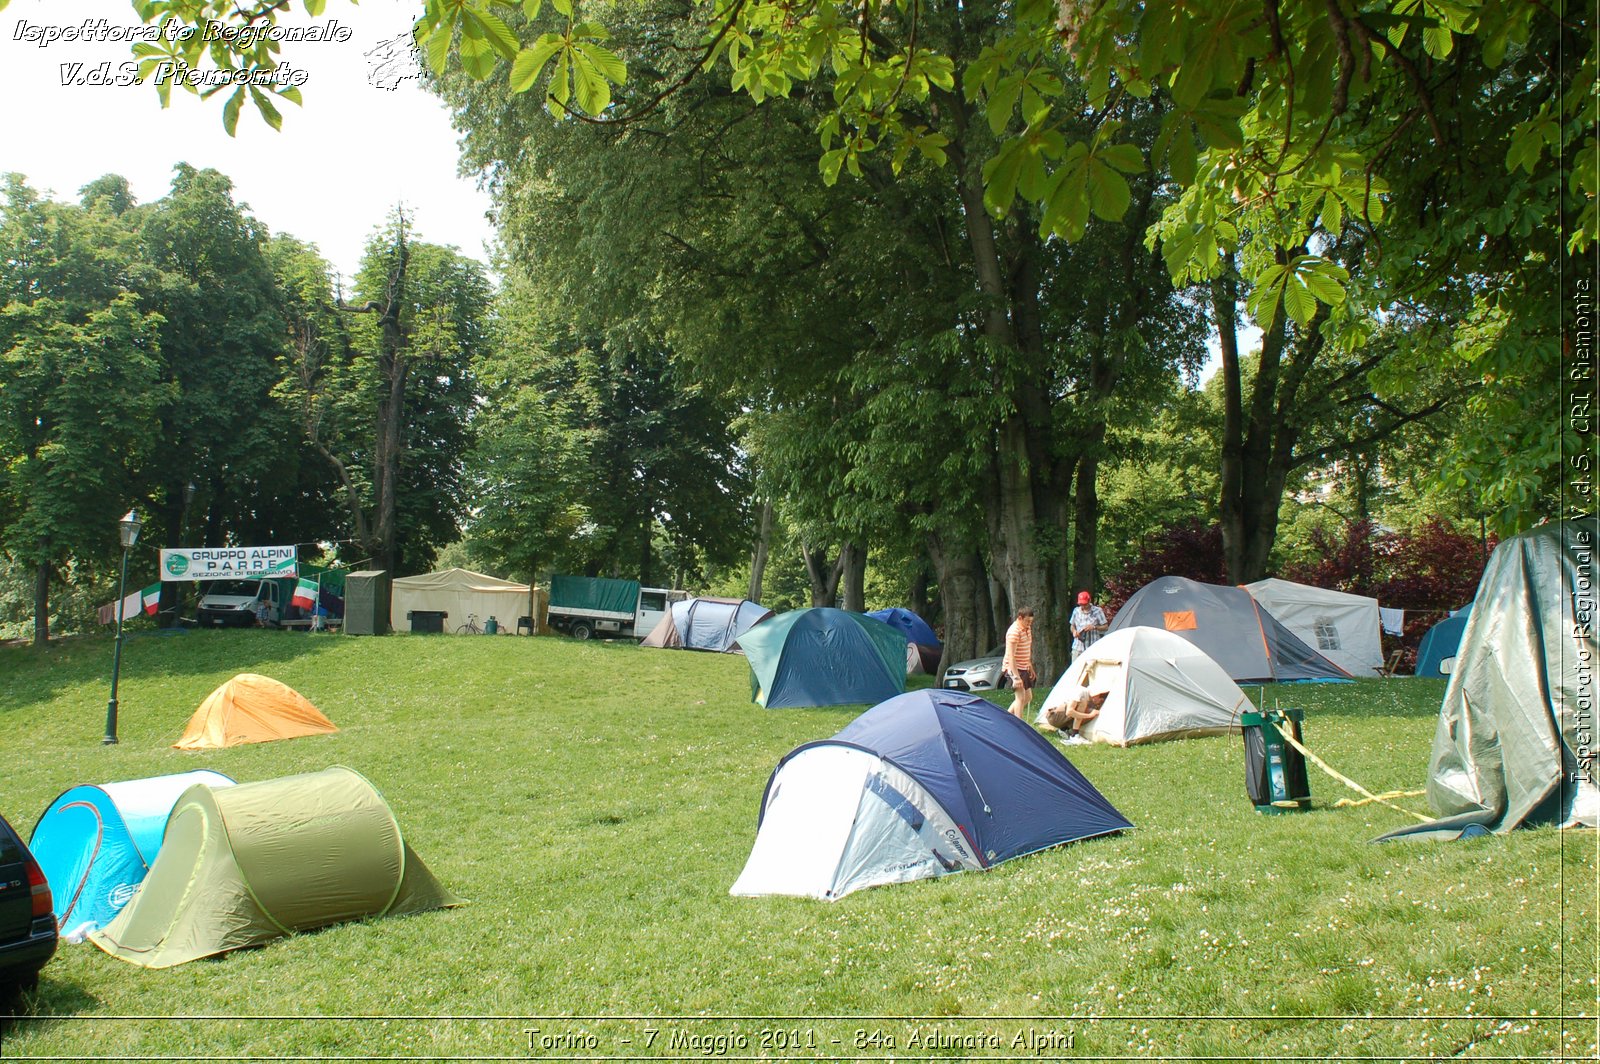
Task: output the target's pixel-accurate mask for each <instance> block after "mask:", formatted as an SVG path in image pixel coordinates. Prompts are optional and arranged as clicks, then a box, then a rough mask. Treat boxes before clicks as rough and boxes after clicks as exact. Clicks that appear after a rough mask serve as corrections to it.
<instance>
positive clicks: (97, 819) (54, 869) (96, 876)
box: [28, 769, 233, 935]
mask: <svg viewBox="0 0 1600 1064" xmlns="http://www.w3.org/2000/svg"><path fill="white" fill-rule="evenodd" d="M197 783H204V784H206V785H207V786H210V787H231V786H233V780H231V779H229V778H228V777H227V776H224V775H223V774H222V773H220V772H212V771H210V770H209V769H199V770H197V771H195V772H179V773H177V774H175V775H171V776H152V777H150V778H148V779H140V780H125V781H123V782H121V783H101V784H84V785H82V786H78V787H73V788H72V789H70V790H68V791H66V792H65V793H63V794H62V795H61V796H60V797H59V798H57V799H56V800H55V801H53V802H51V803H50V805H49V807H48V808H46V809H45V811H44V815H43V816H41V817H40V818H39V823H38V824H36V825H35V826H34V829H33V835H32V837H31V838H30V839H29V840H28V849H30V850H32V851H33V856H34V857H35V859H37V860H38V862H39V867H40V868H41V869H42V870H43V871H44V877H45V880H46V881H47V882H48V883H49V884H50V896H51V898H53V899H54V901H55V910H56V924H57V926H59V927H60V928H61V930H62V931H63V933H66V934H69V935H73V934H74V933H75V932H77V931H79V930H80V929H88V930H92V929H93V928H97V927H105V926H106V925H107V924H109V923H110V922H111V920H112V918H113V917H114V916H116V915H117V913H119V912H121V911H122V907H123V906H124V905H126V904H128V901H129V899H130V898H132V897H133V895H134V892H135V891H136V890H137V889H138V888H139V884H140V883H142V882H143V881H144V877H145V874H146V873H147V872H149V871H150V866H151V865H152V864H154V863H155V859H156V854H158V853H160V852H161V839H162V836H163V835H165V834H166V830H167V818H168V817H169V816H171V815H172V807H173V805H174V804H176V803H177V801H178V798H179V797H180V796H181V795H182V794H183V792H184V791H186V790H188V789H189V788H190V787H192V786H194V785H195V784H197Z"/></svg>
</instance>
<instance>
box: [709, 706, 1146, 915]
mask: <svg viewBox="0 0 1600 1064" xmlns="http://www.w3.org/2000/svg"><path fill="white" fill-rule="evenodd" d="M1132 826H1133V825H1132V824H1131V823H1129V821H1128V819H1127V818H1126V817H1124V816H1123V815H1122V814H1121V813H1119V812H1117V810H1116V809H1115V808H1113V807H1112V805H1111V803H1110V802H1108V801H1106V799H1105V797H1104V796H1103V795H1101V794H1100V792H1099V791H1098V790H1096V789H1095V787H1094V785H1093V784H1091V783H1090V782H1089V781H1088V780H1086V779H1085V778H1084V777H1083V774H1082V773H1080V772H1079V771H1078V770H1077V769H1076V768H1075V767H1073V765H1072V763H1071V762H1070V761H1068V760H1067V759H1066V758H1065V757H1064V756H1062V754H1061V751H1060V750H1059V749H1057V748H1056V746H1055V745H1054V744H1052V743H1050V742H1049V741H1048V740H1047V739H1045V738H1044V737H1043V736H1041V735H1040V734H1039V733H1038V732H1036V731H1034V729H1033V728H1031V727H1030V726H1029V725H1027V724H1026V723H1024V722H1023V721H1022V720H1021V719H1019V718H1017V717H1013V716H1012V715H1011V714H1009V713H1007V712H1005V711H1004V710H1002V709H1000V708H999V707H998V706H996V705H994V703H992V702H989V701H986V700H985V699H982V698H979V697H977V696H976V695H971V694H966V693H964V692H959V691H944V690H937V689H935V690H924V691H913V692H911V693H909V694H904V695H900V696H899V697H896V698H891V699H889V700H888V701H887V702H884V703H882V704H880V705H878V706H875V707H873V708H872V709H870V710H868V711H867V712H866V713H863V714H862V715H861V716H860V717H857V718H856V719H855V720H854V721H853V722H851V724H850V725H849V726H847V727H846V728H845V729H844V730H843V731H841V732H839V734H837V735H835V736H834V737H833V738H831V739H825V740H822V741H820V742H814V743H807V744H806V745H804V746H801V747H799V748H798V749H796V750H795V751H793V752H792V753H790V754H789V755H788V756H787V757H785V758H784V759H783V760H782V761H780V762H779V763H778V767H777V769H776V770H775V771H774V772H773V774H772V778H771V779H770V780H769V781H768V782H767V790H766V794H765V795H764V796H763V798H762V802H761V823H760V830H759V832H758V834H757V836H756V843H755V846H754V848H753V849H752V850H751V853H750V860H749V862H748V863H747V864H746V865H745V870H744V872H743V873H742V874H741V875H740V877H739V881H738V882H737V883H735V884H734V887H733V893H735V894H750V895H759V894H799V895H803V896H808V897H817V898H828V899H832V898H838V897H842V896H843V895H845V894H848V893H849V892H851V891H853V890H859V889H861V888H862V887H870V886H877V885H879V884H882V883H897V882H905V881H908V880H912V879H922V878H926V877H928V876H937V875H943V874H945V873H947V872H958V871H962V870H965V869H978V868H988V867H991V866H992V865H995V864H998V863H1000V862H1001V861H1006V860H1009V859H1011V858H1013V857H1019V856H1021V855H1023V854H1026V853H1032V852H1034V851H1035V850H1042V849H1046V848H1048V847H1051V846H1057V845H1060V844H1061V843H1065V842H1075V841H1077V840H1080V839H1087V838H1093V837H1094V836H1096V835H1106V834H1110V833H1112V832H1118V831H1124V830H1127V829H1128V828H1131V827H1132Z"/></svg>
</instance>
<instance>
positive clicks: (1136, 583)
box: [1106, 519, 1228, 613]
mask: <svg viewBox="0 0 1600 1064" xmlns="http://www.w3.org/2000/svg"><path fill="white" fill-rule="evenodd" d="M1162 576H1186V577H1188V578H1189V579H1190V580H1199V581H1200V582H1202V583H1206V584H1226V583H1228V567H1227V565H1226V564H1224V561H1223V553H1222V528H1221V527H1220V526H1218V525H1207V524H1204V523H1203V522H1201V521H1199V520H1198V519H1191V520H1189V521H1188V522H1186V523H1184V524H1181V525H1173V526H1172V527H1171V528H1164V529H1161V530H1160V531H1158V532H1155V533H1153V534H1152V535H1151V536H1150V537H1149V538H1148V539H1146V540H1145V543H1144V549H1143V550H1141V551H1140V552H1139V553H1138V555H1136V556H1135V557H1134V558H1133V559H1132V560H1131V561H1130V562H1128V564H1127V565H1125V566H1123V567H1122V568H1121V569H1120V570H1119V571H1118V572H1116V573H1115V574H1113V575H1111V576H1108V577H1107V578H1106V605H1107V606H1109V607H1110V610H1108V611H1107V612H1108V613H1110V612H1113V611H1115V610H1118V609H1121V608H1122V604H1123V603H1124V602H1127V601H1128V599H1130V598H1132V597H1133V593H1134V592H1135V591H1137V590H1139V589H1140V588H1141V587H1144V585H1146V584H1148V583H1149V582H1150V581H1152V580H1154V579H1156V578H1157V577H1162Z"/></svg>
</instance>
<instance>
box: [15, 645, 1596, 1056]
mask: <svg viewBox="0 0 1600 1064" xmlns="http://www.w3.org/2000/svg"><path fill="white" fill-rule="evenodd" d="M110 660H111V644H110V641H109V640H107V639H104V638H85V639H79V640H71V641H67V642H65V643H63V644H61V645H58V646H53V647H51V648H50V649H49V650H48V651H46V652H45V653H43V654H38V653H35V652H34V651H32V650H31V649H27V648H15V647H12V648H0V735H3V737H4V738H3V744H0V749H3V750H4V757H3V768H0V772H3V778H0V810H3V811H4V812H5V813H6V815H7V816H8V817H9V818H10V819H11V820H12V821H13V823H15V824H16V825H17V826H18V828H19V830H22V831H23V832H24V833H26V832H27V831H28V830H29V829H31V827H32V825H33V822H34V820H35V819H36V818H37V817H38V815H39V813H40V812H41V811H42V810H43V809H44V807H45V806H46V805H47V804H48V803H49V801H50V800H51V799H52V798H54V797H55V795H56V794H58V793H59V792H61V791H62V790H64V789H65V788H67V787H69V786H72V785H74V784H78V783H85V782H106V781H111V780H120V779H130V778H136V777H141V776H149V775H156V774H161V773H168V772H177V771H183V770H186V769H190V768H196V767H201V766H204V767H208V768H215V769H218V770H220V771H222V772H226V773H228V774H229V775H231V776H233V777H234V778H235V779H237V780H239V781H241V782H247V781H252V780H260V779H267V778H271V777H274V776H279V775H283V774H287V773H293V772H302V771H309V770H315V769H319V768H323V767H326V766H328V765H332V764H343V765H348V766H350V767H352V768H355V769H357V770H359V771H360V772H362V773H363V774H365V775H366V776H367V777H368V778H369V779H371V780H372V781H373V782H374V783H375V784H376V785H377V786H378V788H379V789H380V790H381V791H382V792H383V793H384V794H385V796H386V797H387V798H388V799H389V801H390V803H391V805H392V806H393V807H394V810H395V813H396V815H397V816H398V817H399V820H400V824H401V827H402V828H403V829H404V830H405V832H406V836H407V839H408V841H409V842H410V843H411V844H412V846H413V848H414V849H415V850H416V852H417V853H418V854H420V855H421V856H422V858H423V859H424V860H425V861H426V862H427V863H428V865H429V866H430V867H431V868H432V870H433V871H434V873H435V874H436V875H437V876H438V878H439V879H440V880H441V881H442V882H443V883H444V884H445V885H446V886H448V887H449V888H451V889H452V890H454V891H455V892H456V893H458V894H460V895H461V896H462V897H464V898H467V899H469V900H470V904H469V905H467V906H465V907H463V908H460V909H455V910H451V911H447V912H434V913H427V914H423V915H420V916H414V917H407V918H401V919H391V920H378V921H372V922H368V923H361V924H350V925H344V926H340V927H334V928H330V929H327V930H324V931H321V932H318V933H314V934H307V935H301V936H297V937H295V938H292V939H287V940H283V941H280V942H277V943H274V944H272V945H269V946H267V947H265V948H262V949H256V950H248V951H242V952H238V953H234V954H231V955H228V956H225V957H222V958H218V959H214V960H205V961H198V962H195V963H191V964H187V965H183V966H180V967H177V968H172V969H168V970H165V971H146V970H143V969H139V968H136V967H133V966H132V965H129V964H125V963H122V962H120V961H117V960H115V959H113V958H111V957H109V956H107V955H106V954H104V953H102V952H100V951H99V950H98V949H96V948H95V947H93V946H91V945H80V946H63V947H62V949H61V951H60V953H59V954H58V956H57V958H56V959H55V960H54V961H53V962H52V963H51V964H50V966H49V967H48V968H47V969H46V970H45V976H44V980H43V982H42V984H41V987H40V990H39V993H38V995H37V996H36V997H35V998H33V999H32V1000H31V1001H30V1002H29V1004H30V1006H31V1008H32V1009H33V1011H34V1013H35V1017H34V1018H30V1019H26V1020H21V1021H16V1022H12V1023H9V1024H7V1025H5V1026H4V1028H3V1032H4V1033H3V1036H0V1038H3V1041H0V1058H3V1059H7V1060H9V1059H13V1058H18V1059H26V1058H29V1057H35V1058H44V1057H48V1058H53V1059H81V1058H89V1057H102V1058H111V1059H137V1058H145V1059H149V1058H155V1057H171V1056H183V1057H188V1058H191V1059H193V1058H196V1057H207V1056H216V1057H222V1058H225V1059H232V1058H236V1057H246V1058H248V1057H255V1058H268V1057H272V1058H282V1057H290V1058H301V1057H319V1056H325V1057H352V1056H368V1057H378V1056H384V1057H401V1058H410V1057H415V1056H425V1057H429V1058H430V1059H431V1058H442V1059H454V1058H463V1057H465V1058H471V1057H476V1058H479V1059H482V1058H488V1057H506V1058H523V1057H528V1056H570V1057H589V1058H598V1057H613V1058H614V1057H626V1056H678V1057H701V1058H713V1059H728V1058H739V1057H746V1058H748V1057H762V1056H783V1055H789V1056H799V1057H820V1056H852V1057H857V1058H873V1057H889V1056H895V1057H901V1058H905V1057H911V1058H918V1057H926V1056H942V1057H955V1056H962V1055H968V1056H1013V1057H1033V1056H1038V1055H1045V1056H1057V1057H1066V1058H1071V1059H1097V1058H1102V1057H1128V1056H1160V1055H1167V1056H1174V1057H1181V1058H1185V1059H1193V1058H1218V1057H1222V1058H1229V1059H1240V1058H1255V1057H1262V1058H1284V1059H1291V1058H1296V1057H1299V1058H1310V1059H1326V1058H1329V1057H1334V1056H1341V1055H1342V1056H1345V1057H1348V1058H1360V1059H1394V1058H1399V1057H1404V1058H1408V1059H1424V1058H1428V1057H1432V1056H1438V1057H1449V1056H1454V1055H1459V1056H1463V1057H1468V1058H1473V1057H1479V1058H1485V1059H1497V1060H1507V1059H1532V1058H1538V1059H1546V1060H1548V1059H1551V1058H1552V1057H1553V1056H1556V1055H1559V1054H1561V1053H1570V1054H1575V1055H1580V1054H1581V1055H1585V1056H1588V1057H1589V1058H1591V1059H1592V1056H1593V1054H1594V1053H1595V1052H1596V1043H1595V1022H1594V1020H1593V1019H1585V1020H1573V1021H1570V1022H1567V1023H1565V1024H1564V1023H1563V1022H1562V1021H1561V1013H1562V1012H1563V1011H1565V1012H1566V1013H1568V1014H1582V1015H1584V1016H1588V1017H1593V1016H1594V1014H1595V1013H1596V1008H1595V1000H1596V982H1595V974H1596V935H1595V895H1596V860H1595V837H1594V835H1593V833H1579V834H1572V833H1569V834H1568V835H1565V836H1563V835H1562V834H1560V833H1558V832H1555V831H1553V830H1538V831H1527V832H1518V833H1516V834H1514V835H1512V836H1509V837H1504V838H1490V839H1479V840H1474V841H1471V842H1460V843H1445V844H1438V843H1426V844H1390V845H1384V846H1374V845H1372V844H1371V842H1370V840H1371V839H1373V838H1374V837H1375V836H1377V835H1379V834H1382V833H1383V832H1385V831H1388V830H1391V829H1394V828H1397V827H1400V826H1402V825H1404V824H1406V823H1408V819H1407V818H1406V817H1405V816H1403V815H1402V814H1400V813H1397V812H1395V811H1393V810H1390V809H1385V808H1382V807H1379V806H1372V805H1367V806H1362V807H1360V808H1333V807H1332V803H1333V801H1334V800H1335V799H1337V798H1340V797H1344V796H1345V795H1346V794H1347V792H1346V791H1345V790H1344V789H1343V788H1341V787H1340V786H1339V785H1337V784H1336V783H1334V782H1333V781H1332V780H1331V779H1329V778H1328V777H1326V776H1324V775H1322V774H1321V773H1319V772H1317V771H1316V770H1315V769H1313V770H1312V792H1313V795H1314V796H1315V801H1316V808H1315V809H1314V810H1313V811H1311V812H1309V813H1306V814H1300V815H1284V816H1271V817H1268V816H1261V815H1259V814H1257V813H1256V812H1255V811H1254V810H1253V809H1252V807H1251V806H1250V804H1249V803H1248V801H1247V800H1246V798H1245V794H1244V779H1243V775H1244V772H1243V755H1242V746H1241V743H1240V742H1239V740H1238V739H1237V738H1214V739H1202V740H1192V741H1187V742H1176V743H1166V744H1158V745H1155V746H1150V747H1144V748H1135V749H1130V750H1117V749H1111V748H1107V747H1099V746H1093V747H1074V748H1071V750H1070V752H1069V756H1070V758H1071V759H1072V761H1073V762H1074V763H1075V764H1076V765H1077V766H1078V767H1079V768H1080V769H1082V770H1083V772H1084V773H1085V774H1086V775H1087V776H1088V777H1089V779H1090V780H1091V781H1093V782H1094V783H1095V785H1096V786H1098V787H1099V788H1100V790H1101V791H1102V792H1104V793H1105V795H1106V796H1107V797H1108V798H1109V799H1110V800H1111V801H1112V803H1113V804H1115V805H1116V806H1117V808H1118V809H1120V810H1121V811H1122V812H1123V813H1124V814H1125V815H1126V816H1127V817H1128V818H1129V819H1131V820H1132V821H1133V823H1134V824H1135V826H1136V828H1135V830H1134V831H1132V832H1129V833H1126V834H1124V835H1122V836H1118V837H1112V838H1103V839H1096V840H1091V841H1088V842H1084V843H1080V844H1077V845H1073V846H1068V847H1065V848H1061V849H1057V850H1053V851H1050V852H1046V853H1042V854H1036V855H1033V856H1031V857H1026V858H1023V859H1020V860H1016V861H1012V862H1010V863H1007V864H1005V865H1002V866H1000V867H999V868H997V869H995V870H993V871H991V872H987V873H982V874H966V875H959V876H950V877H946V878H944V879H942V880H937V881H928V882H922V883H913V884H907V885H901V886H892V887H881V888H877V889H873V890H868V891H863V892H861V893H858V894H854V895H851V896H849V897H847V898H845V899H844V900H842V901H840V902H837V903H833V904H827V903H822V902H813V901H804V900H800V899H787V898H781V899H746V898H732V897H730V896H729V895H728V892H727V891H728V886H729V885H730V884H731V883H732V882H733V880H734V878H735V877H736V876H737V874H738V872H739V870H740V868H741V867H742V866H743V863H744V860H745V857H746V856H747V854H748V853H749V849H750V843H751V840H752V838H753V835H754V831H755V823H756V804H757V801H758V800H759V798H760V795H761V791H762V787H763V786H764V784H765V782H766V779H767V776H768V774H769V773H770V772H771V770H772V767H773V766H774V764H775V763H776V762H777V760H778V758H779V757H781V756H782V755H783V754H784V753H786V752H787V751H788V750H790V749H791V748H792V747H794V746H796V745H798V744H799V743H801V742H804V741H806V740H809V739H815V738H821V737H825V736H827V735H830V734H832V733H833V732H834V731H836V730H838V729H839V728H840V727H842V726H843V725H844V724H845V723H846V722H848V721H849V720H850V719H852V717H853V716H854V715H855V714H856V713H857V712H859V708H860V707H843V708H835V709H819V710H772V711H768V710H763V709H760V708H757V707H754V706H752V705H751V704H750V702H749V686H748V679H747V677H748V670H747V668H746V666H745V663H744V661H743V659H742V658H738V657H734V656H723V655H710V654H696V653H687V652H672V651H659V650H640V649H638V648H636V647H633V646H631V645H612V644H601V643H587V644H579V643H574V642H570V641H567V640H563V639H555V638H541V639H529V638H510V637H507V638H497V639H468V638H454V637H437V636H436V637H426V636H409V635H407V636H392V637H387V638H383V639H361V638H351V637H341V636H320V635H319V636H308V635H304V634H289V633H274V632H250V631H247V632H232V633H226V632H195V633H190V634H186V635H181V636H160V635H155V634H142V635H140V636H138V637H136V638H132V639H130V640H129V642H128V643H127V645H126V647H125V652H124V656H123V666H122V686H121V691H120V696H121V697H120V700H121V711H122V720H121V735H122V743H121V744H120V745H118V746H115V747H102V746H101V745H100V736H101V733H102V730H103V722H104V713H105V701H106V695H107V687H108V682H109V671H110ZM244 671H254V672H262V673H266V674H268V675H271V676H274V677H276V678H278V679H280V680H283V681H284V682H286V683H288V684H290V685H292V686H294V687H296V688H297V689H299V690H300V691H301V692H302V693H304V694H305V695H307V696H308V697H309V698H310V699H311V700H312V701H313V702H315V703H316V704H317V705H318V706H320V707H321V708H322V710H323V711H324V712H325V713H327V714H328V716H329V717H331V718H332V719H333V720H334V722H335V723H336V724H338V725H339V727H340V728H341V731H340V732H339V733H338V734H336V735H331V736H321V737H314V738H305V739H296V740H293V741H288V742H279V743H271V744H263V745H258V746H246V747H240V748H235V749H232V750H226V751H214V752H208V753H199V754H197V753H184V752H180V751H176V750H173V749H171V748H170V747H169V745H168V744H170V743H171V742H173V741H174V740H175V739H176V738H177V737H178V735H179V733H180V732H181V730H182V728H183V725H184V722H185V721H186V720H187V719H188V717H189V715H190V714H191V713H192V712H193V711H194V708H195V707H196V706H197V705H198V704H199V702H200V701H201V699H203V698H204V697H205V695H206V694H207V693H208V692H209V691H210V690H211V689H212V688H214V687H215V686H216V685H217V684H219V683H220V682H222V681H223V680H225V679H226V678H228V677H229V676H231V675H232V674H234V673H236V672H244ZM1442 690H1443V685H1442V683H1440V682H1435V681H1427V680H1417V679H1393V680H1372V681H1362V682H1359V683H1356V684H1343V685H1326V686H1302V687H1285V688H1277V689H1273V688H1269V689H1268V690H1267V699H1268V701H1269V702H1272V701H1275V700H1276V701H1280V702H1281V703H1282V704H1284V705H1297V706H1300V707H1303V708H1304V709H1305V710H1306V718H1307V719H1306V740H1307V743H1308V745H1309V746H1310V747H1311V748H1312V749H1313V750H1315V751H1317V752H1318V753H1319V754H1320V755H1321V756H1322V757H1324V758H1325V759H1326V760H1328V761H1329V762H1330V763H1331V764H1332V765H1333V766H1334V767H1335V768H1337V769H1339V770H1341V771H1343V772H1344V773H1346V774H1347V775H1349V776H1351V777H1353V778H1355V779H1357V780H1359V781H1360V782H1361V783H1362V784H1364V785H1365V786H1367V787H1368V788H1370V789H1372V790H1374V791H1383V790H1392V789H1395V790H1398V789H1413V790H1414V789H1419V788H1420V787H1421V785H1422V782H1423V777H1424V773H1425V771H1426V766H1427V757H1428V749H1429V745H1430V743H1431V741H1432V737H1433V730H1434V723H1435V718H1436V717H1437V712H1438V702H1439V698H1440V695H1441V693H1442ZM1250 693H1251V694H1252V695H1255V694H1256V692H1255V690H1254V689H1252V690H1251V692H1250ZM1352 797H1353V795H1352ZM1402 802H1403V804H1406V805H1409V806H1410V807H1412V808H1415V809H1417V810H1420V811H1424V812H1425V811H1426V805H1425V802H1424V800H1423V799H1421V798H1409V799H1403V800H1402ZM768 1017H771V1018H768ZM652 1018H653V1019H652ZM535 1028H536V1029H537V1030H536V1031H533V1033H529V1032H530V1030H532V1029H535ZM652 1031H654V1032H656V1033H655V1034H651V1033H650V1032H652Z"/></svg>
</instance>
